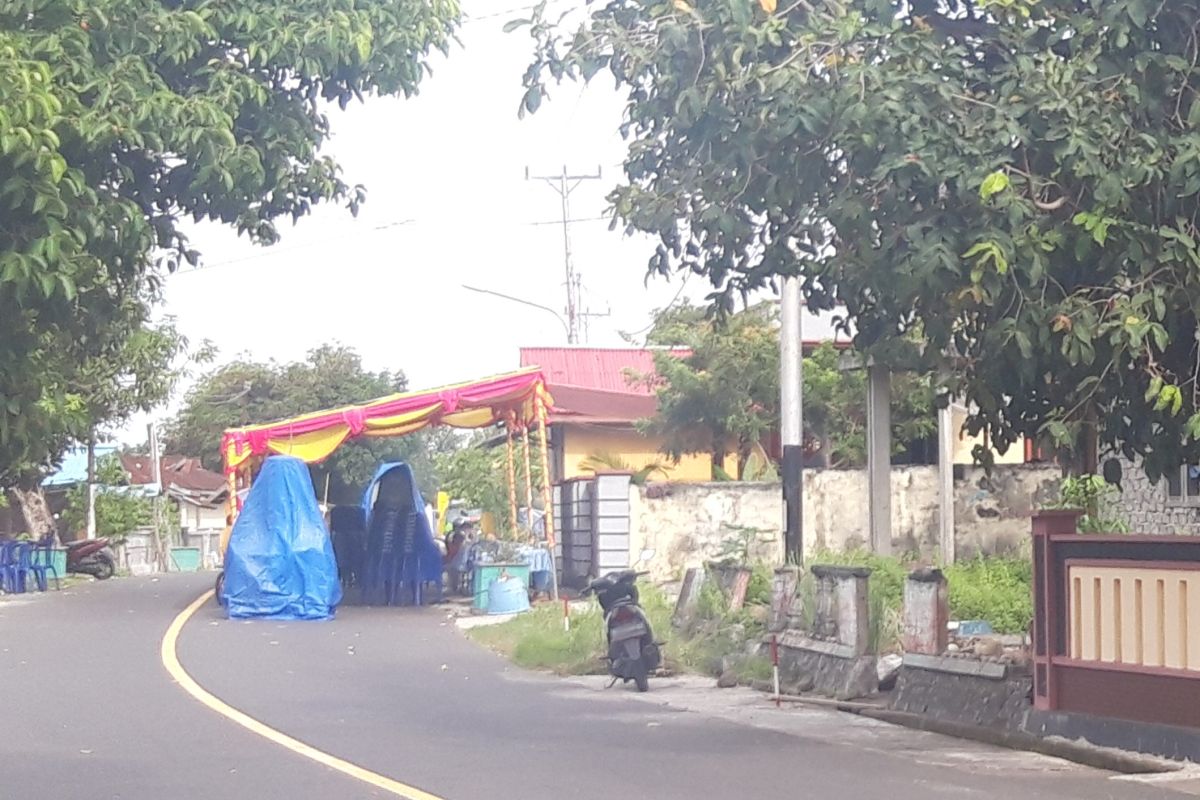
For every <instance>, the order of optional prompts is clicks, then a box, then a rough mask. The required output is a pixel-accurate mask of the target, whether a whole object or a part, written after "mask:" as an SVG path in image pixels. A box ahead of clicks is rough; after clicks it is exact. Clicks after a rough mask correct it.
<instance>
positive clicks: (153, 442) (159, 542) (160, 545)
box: [146, 422, 167, 572]
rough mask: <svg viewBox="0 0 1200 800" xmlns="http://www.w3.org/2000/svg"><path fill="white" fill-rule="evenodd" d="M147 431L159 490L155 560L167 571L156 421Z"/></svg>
mask: <svg viewBox="0 0 1200 800" xmlns="http://www.w3.org/2000/svg"><path fill="white" fill-rule="evenodd" d="M146 431H147V433H148V434H149V441H150V471H151V473H150V474H151V475H153V477H154V485H155V486H156V487H157V492H156V493H155V495H154V501H153V502H154V550H155V552H154V560H155V562H156V567H157V568H158V570H159V571H161V572H166V571H167V544H166V541H165V538H164V537H163V528H164V527H166V524H165V521H164V519H163V486H162V456H160V455H159V452H158V430H157V429H156V428H155V426H154V423H153V422H151V423H150V424H149V425H147V426H146Z"/></svg>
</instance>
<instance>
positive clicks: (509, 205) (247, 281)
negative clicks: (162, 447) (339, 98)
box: [120, 0, 815, 442]
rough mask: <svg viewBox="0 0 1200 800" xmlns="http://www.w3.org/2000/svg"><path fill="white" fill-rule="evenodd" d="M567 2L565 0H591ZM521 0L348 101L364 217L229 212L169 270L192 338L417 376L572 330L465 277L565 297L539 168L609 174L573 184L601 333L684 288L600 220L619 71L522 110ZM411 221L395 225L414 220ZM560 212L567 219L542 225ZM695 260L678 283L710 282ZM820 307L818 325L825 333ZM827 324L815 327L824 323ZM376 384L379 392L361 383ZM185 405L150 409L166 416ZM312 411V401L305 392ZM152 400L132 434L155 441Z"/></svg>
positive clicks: (250, 352)
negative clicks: (412, 68) (260, 228)
mask: <svg viewBox="0 0 1200 800" xmlns="http://www.w3.org/2000/svg"><path fill="white" fill-rule="evenodd" d="M579 4H580V3H579V2H577V0H552V3H551V6H552V8H555V9H559V10H561V9H565V8H567V7H570V6H573V5H579ZM520 5H522V0H464V3H463V7H464V11H465V13H466V14H467V17H468V18H467V20H466V22H465V23H464V25H463V26H462V29H461V31H460V38H461V40H462V46H461V47H455V48H454V49H453V50H452V52H451V55H450V57H449V58H448V59H446V58H442V57H441V56H440V55H439V56H437V57H435V59H434V61H433V68H434V74H433V76H432V77H429V78H427V79H426V80H425V81H424V83H423V84H422V91H421V94H420V95H419V96H417V97H415V98H412V99H409V100H404V99H393V98H374V99H368V100H367V101H366V102H365V103H364V104H361V105H352V106H350V107H349V108H347V110H346V111H339V110H337V109H336V108H335V109H333V110H332V111H331V112H330V114H331V120H332V127H333V137H332V140H331V141H330V142H329V144H328V145H327V148H326V150H327V152H328V153H330V154H331V155H333V156H334V157H335V158H336V159H337V160H338V161H339V162H340V163H341V165H342V167H343V168H344V171H345V177H346V179H347V181H348V182H349V183H351V184H354V183H362V184H364V185H365V186H366V187H367V192H368V197H367V202H366V204H365V205H364V206H363V209H362V211H361V213H360V214H359V217H358V218H357V219H354V218H353V217H351V216H350V214H349V212H348V211H346V210H345V209H344V208H341V207H335V206H332V205H329V206H327V207H324V208H320V209H318V210H317V211H316V212H315V213H314V214H312V215H311V216H309V217H306V218H304V219H301V220H300V222H299V223H298V224H297V225H296V226H295V227H294V228H293V227H292V226H291V225H290V222H285V223H284V225H283V227H282V228H281V231H282V234H283V239H282V241H281V242H280V243H279V244H277V245H275V246H274V247H271V248H259V247H255V246H253V245H251V244H250V243H249V242H248V241H246V240H245V239H239V238H238V237H237V236H236V235H235V234H234V233H233V232H232V231H231V230H228V229H224V228H222V227H220V226H217V225H203V226H199V227H196V228H194V229H193V233H192V243H193V245H194V246H195V247H197V248H198V249H199V250H200V251H201V252H202V253H203V257H204V260H203V264H202V266H203V268H202V269H200V270H196V271H191V272H183V273H179V274H176V275H173V276H171V277H170V278H168V279H167V284H166V290H165V295H166V298H165V299H166V304H165V307H164V308H163V309H162V313H164V314H170V315H173V316H175V317H176V318H177V321H178V325H179V327H180V329H181V330H182V331H183V333H184V334H185V335H186V336H187V337H188V338H189V339H190V340H191V341H192V342H193V343H198V342H200V341H201V340H204V339H209V340H211V341H213V342H214V343H215V344H216V345H217V346H218V348H219V349H220V358H219V361H220V362H224V361H228V360H231V359H233V358H235V357H236V356H238V355H239V354H244V355H246V356H249V357H251V358H254V359H259V360H268V359H275V360H277V361H291V360H298V359H302V358H303V357H304V354H305V353H306V352H307V351H308V350H310V349H311V348H313V347H316V346H318V345H320V344H323V343H326V342H340V343H342V344H346V345H351V346H353V347H354V348H355V349H357V350H358V352H359V353H360V354H361V355H362V357H363V361H364V363H365V366H366V367H367V368H369V369H373V370H381V369H389V370H396V369H402V370H403V371H404V372H405V374H406V375H407V376H408V378H409V385H410V386H412V387H413V388H426V387H433V386H437V385H441V384H444V383H448V382H453V381H458V380H468V379H471V378H476V377H483V376H485V375H489V374H493V373H497V372H504V371H507V370H510V369H513V368H515V367H516V366H517V365H518V352H517V350H518V348H519V347H521V346H523V345H524V346H529V345H555V344H563V343H565V342H566V336H565V333H564V331H563V327H562V324H561V323H560V322H559V321H558V320H556V319H555V318H554V317H553V316H552V315H551V314H549V313H547V312H545V311H540V310H536V309H532V308H527V307H524V306H521V305H517V304H513V303H510V302H508V301H506V300H503V299H500V298H496V297H491V296H487V295H481V294H477V293H474V292H471V291H467V290H465V289H463V288H462V284H469V285H473V286H478V287H481V288H487V289H493V290H496V291H500V292H503V293H505V294H510V295H515V296H519V297H522V298H525V299H527V300H530V301H532V302H535V303H540V304H542V305H546V306H550V307H552V308H554V309H555V310H557V311H559V313H560V314H562V315H564V316H565V314H564V312H563V308H564V305H565V289H564V285H563V280H564V269H563V251H562V247H563V243H562V228H561V225H560V224H557V222H558V220H559V219H560V218H561V211H560V201H559V197H558V194H557V193H556V192H555V191H554V190H553V189H551V188H550V187H549V186H547V185H546V184H544V183H542V182H539V181H526V180H525V168H526V166H528V167H529V168H530V169H531V171H532V172H533V173H534V174H535V175H536V174H556V173H558V172H559V171H560V170H561V169H562V167H563V165H564V164H565V165H566V166H567V167H568V169H569V170H571V171H572V172H578V173H584V174H586V173H594V172H595V170H596V169H597V167H600V168H601V170H602V172H603V175H604V177H603V179H602V180H594V181H584V182H583V183H582V184H581V185H580V186H579V187H578V188H577V189H576V190H575V191H574V192H573V193H572V194H571V217H572V218H573V219H578V220H588V221H580V222H577V223H575V224H573V225H571V244H572V251H573V254H574V263H575V268H576V270H577V272H578V273H579V274H580V275H581V276H582V280H583V284H584V291H583V298H584V299H583V305H584V306H585V307H587V308H590V310H591V311H593V312H598V313H605V312H611V316H608V317H594V318H591V319H589V320H588V324H589V329H590V330H589V335H588V337H587V339H586V342H587V343H589V344H593V345H620V344H623V341H622V339H621V337H620V335H619V332H620V331H642V330H644V329H645V328H646V327H647V325H648V323H649V314H650V312H651V311H652V310H653V309H655V308H661V307H664V306H666V305H668V304H669V303H670V302H671V301H672V300H673V299H674V298H676V297H677V296H679V295H680V292H681V286H680V279H679V278H676V279H674V280H673V281H667V280H664V279H661V278H656V279H654V280H652V281H651V282H650V284H649V285H648V286H647V285H645V283H644V279H645V266H646V262H647V259H648V257H649V256H650V254H651V253H652V252H653V249H654V243H653V241H651V240H650V239H648V238H645V237H639V238H628V237H626V236H624V234H623V233H621V232H620V231H609V230H608V222H607V220H596V219H592V218H596V217H600V216H601V215H602V214H603V213H604V211H605V208H606V206H607V203H606V202H605V199H604V198H605V195H606V194H607V193H608V191H609V190H610V189H611V188H612V187H613V186H614V185H616V183H617V181H618V179H619V177H620V174H621V173H620V164H621V162H622V160H623V157H624V152H625V148H624V145H623V143H622V141H621V138H620V135H619V133H618V130H617V127H618V125H619V124H620V122H621V116H622V109H623V105H624V102H623V98H622V96H620V95H618V94H617V93H616V92H615V91H614V90H613V89H612V83H611V80H606V79H605V76H604V75H601V76H598V77H597V79H596V81H595V82H594V83H593V85H592V86H590V87H588V88H586V89H585V88H583V87H580V86H578V85H573V84H563V85H562V86H560V87H558V88H557V89H554V88H552V97H551V99H550V100H548V101H546V102H545V103H543V105H542V107H541V109H540V110H539V111H538V113H537V114H535V115H531V116H527V117H526V118H525V119H524V120H520V119H518V117H517V106H518V103H519V101H520V99H521V95H522V87H521V75H522V73H523V72H524V69H525V67H526V65H527V63H528V58H529V55H530V52H531V41H530V39H529V37H528V34H527V33H526V32H525V31H518V32H516V33H512V34H505V33H503V32H502V31H501V27H502V26H503V24H504V22H505V21H506V20H508V19H511V18H512V17H514V16H520V13H518V12H517V11H514V12H513V13H502V12H506V11H508V10H509V9H511V8H513V7H518V6H520ZM401 222H403V223H404V224H395V223H401ZM533 223H553V224H540V225H539V224H533ZM706 288H707V287H706V285H705V284H704V282H703V281H701V280H699V279H697V278H694V277H693V278H692V279H691V280H690V281H689V282H688V284H687V285H686V286H684V287H682V296H683V297H689V298H691V299H694V300H699V299H701V298H702V297H703V296H704V294H705V293H706ZM810 321H811V318H808V319H806V325H805V333H806V335H811V331H810V324H809V322H810ZM814 327H815V326H814ZM364 399H367V398H364ZM176 406H177V402H176V403H172V404H171V405H170V407H168V408H166V409H162V410H161V411H159V412H157V413H156V414H154V415H153V417H154V418H155V419H163V418H164V417H165V416H167V415H168V414H169V413H170V412H171V411H173V410H174V408H175V407H176ZM298 411H299V409H298ZM148 421H149V418H148V417H139V418H138V419H136V420H134V421H132V422H131V423H130V424H129V425H128V426H126V428H125V430H124V431H123V432H122V433H121V435H120V438H121V439H123V440H126V441H129V442H134V441H144V437H145V426H146V423H147V422H148Z"/></svg>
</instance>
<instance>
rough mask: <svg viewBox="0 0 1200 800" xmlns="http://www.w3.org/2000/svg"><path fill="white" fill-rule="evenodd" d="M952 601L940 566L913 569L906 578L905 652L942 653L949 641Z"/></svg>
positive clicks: (934, 654) (902, 637)
mask: <svg viewBox="0 0 1200 800" xmlns="http://www.w3.org/2000/svg"><path fill="white" fill-rule="evenodd" d="M949 622H950V601H949V597H948V594H947V591H946V576H945V575H943V574H942V571H941V570H939V569H929V568H921V569H917V570H914V571H913V572H912V573H911V574H910V575H909V576H908V580H906V581H905V582H904V629H903V631H902V633H901V641H902V642H903V645H904V652H905V653H920V654H922V655H930V656H940V655H942V654H943V653H945V652H946V649H947V647H948V646H949V644H950V639H949V636H950V634H949V630H948V624H949Z"/></svg>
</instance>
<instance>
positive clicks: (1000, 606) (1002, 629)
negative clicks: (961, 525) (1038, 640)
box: [943, 556, 1033, 633]
mask: <svg viewBox="0 0 1200 800" xmlns="http://www.w3.org/2000/svg"><path fill="white" fill-rule="evenodd" d="M943 571H944V572H945V574H946V580H947V582H948V583H949V589H950V614H951V616H953V617H954V618H956V619H983V620H987V621H988V622H989V623H991V625H992V627H993V628H995V629H996V631H997V632H999V633H1025V632H1026V631H1028V630H1029V623H1030V621H1031V620H1032V619H1033V596H1032V586H1033V564H1032V563H1031V562H1030V560H1029V559H1028V558H1001V557H998V556H994V557H991V558H977V559H975V560H973V561H965V562H962V563H959V564H953V565H951V566H949V567H946V568H945V569H944V570H943Z"/></svg>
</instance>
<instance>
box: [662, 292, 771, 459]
mask: <svg viewBox="0 0 1200 800" xmlns="http://www.w3.org/2000/svg"><path fill="white" fill-rule="evenodd" d="M773 321H774V312H773V309H772V308H771V307H770V306H769V305H761V306H755V307H752V308H749V309H746V310H745V311H743V312H741V313H740V314H735V315H733V316H731V317H729V318H727V319H725V320H720V321H718V320H713V319H708V318H706V316H705V313H704V310H703V309H700V308H696V307H694V306H690V305H683V306H679V307H676V308H674V309H670V310H668V311H666V312H663V313H661V314H659V315H658V318H657V320H656V324H655V326H654V328H653V329H652V330H651V332H650V334H649V336H648V337H647V344H651V345H676V346H682V347H687V348H688V349H689V350H690V353H689V354H688V355H686V356H683V357H680V356H679V355H676V354H672V353H670V352H669V351H659V352H656V353H655V354H654V375H653V376H641V379H643V380H647V379H648V380H650V381H651V385H652V386H654V387H655V388H656V390H657V396H658V411H657V413H656V414H655V416H654V417H652V418H650V419H649V420H645V421H644V422H643V424H642V427H643V430H645V431H646V432H648V433H652V434H655V435H658V436H662V437H663V440H664V448H663V449H664V452H665V453H666V454H667V455H668V456H670V457H671V458H672V459H673V460H675V461H678V460H679V458H680V457H681V456H683V455H684V454H685V453H707V454H710V455H711V457H712V461H713V469H714V471H715V470H717V469H720V468H721V467H722V465H723V464H724V462H725V456H726V454H727V453H729V452H733V453H734V454H736V455H737V456H738V462H739V465H740V464H743V463H745V461H746V459H747V458H748V457H749V455H750V451H751V450H752V449H753V447H754V446H755V445H756V444H758V443H759V442H760V441H761V440H762V439H763V438H764V437H765V436H767V435H768V434H769V433H770V432H771V430H772V428H773V427H774V426H775V425H776V423H777V420H778V419H779V334H778V332H777V330H776V328H775V326H774V324H773ZM739 472H740V470H739ZM714 476H715V474H714ZM739 477H740V475H739Z"/></svg>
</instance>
